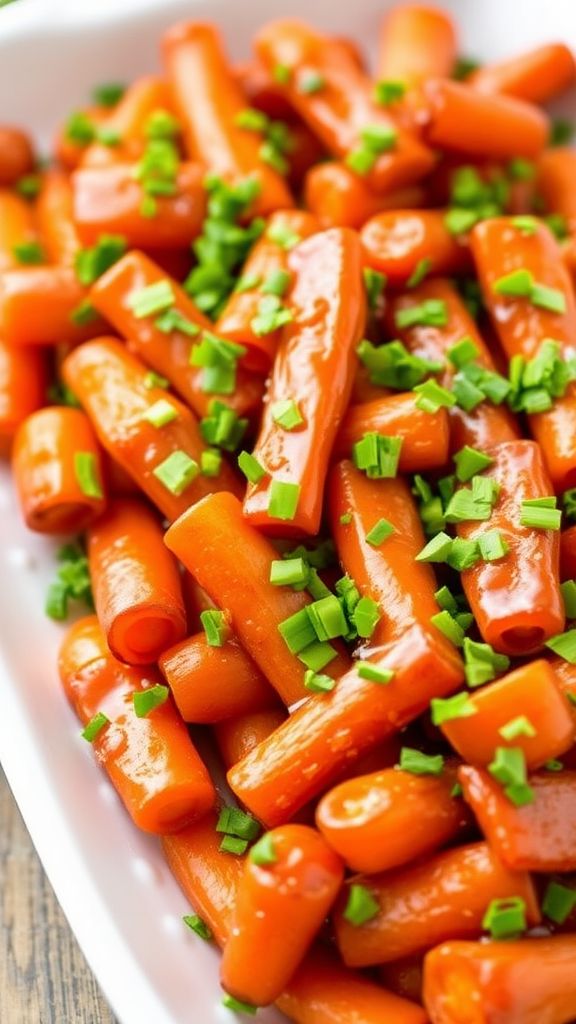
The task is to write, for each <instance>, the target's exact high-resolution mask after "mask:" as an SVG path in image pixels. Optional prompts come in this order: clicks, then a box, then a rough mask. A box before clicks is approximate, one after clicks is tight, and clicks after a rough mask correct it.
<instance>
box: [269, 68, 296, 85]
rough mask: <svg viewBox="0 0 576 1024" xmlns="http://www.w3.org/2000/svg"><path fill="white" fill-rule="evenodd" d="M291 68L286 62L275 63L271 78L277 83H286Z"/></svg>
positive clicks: (288, 79)
mask: <svg viewBox="0 0 576 1024" xmlns="http://www.w3.org/2000/svg"><path fill="white" fill-rule="evenodd" d="M291 76H292V69H291V68H290V67H289V66H288V65H287V64H276V65H275V66H274V67H273V68H272V78H273V79H274V81H275V82H276V83H277V84H278V85H288V83H289V82H290V78H291Z"/></svg>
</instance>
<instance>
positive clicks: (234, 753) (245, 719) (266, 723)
mask: <svg viewBox="0 0 576 1024" xmlns="http://www.w3.org/2000/svg"><path fill="white" fill-rule="evenodd" d="M285 718H286V712H285V711H284V710H283V708H280V707H274V708H270V709H269V710H267V711H249V712H246V713H244V714H240V715H238V717H237V718H227V719H226V720H225V721H223V722H217V723H216V725H215V727H214V735H215V737H216V743H217V744H218V750H219V751H220V756H221V758H222V760H223V762H224V765H225V766H226V768H232V765H235V764H237V763H238V761H241V760H242V758H243V757H246V755H247V754H249V753H250V751H251V750H254V747H257V746H258V744H259V743H262V741H263V740H265V739H267V738H268V736H270V734H271V733H273V732H274V730H275V729H277V728H278V726H279V725H282V722H283V721H284V720H285Z"/></svg>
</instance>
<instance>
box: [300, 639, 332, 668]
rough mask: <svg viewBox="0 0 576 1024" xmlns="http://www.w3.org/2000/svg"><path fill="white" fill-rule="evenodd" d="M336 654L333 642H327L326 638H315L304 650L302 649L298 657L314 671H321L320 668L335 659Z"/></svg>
mask: <svg viewBox="0 0 576 1024" xmlns="http://www.w3.org/2000/svg"><path fill="white" fill-rule="evenodd" d="M336 654H337V651H335V649H334V648H333V647H332V644H329V643H327V642H326V641H325V640H314V641H313V642H312V643H311V644H308V646H307V647H305V648H304V650H303V651H300V653H299V654H298V659H299V661H301V662H302V664H303V665H305V666H306V668H309V669H312V670H313V671H314V672H320V669H323V668H325V667H326V665H329V664H330V662H331V661H333V660H334V658H335V657H336Z"/></svg>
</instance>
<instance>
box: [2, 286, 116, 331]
mask: <svg viewBox="0 0 576 1024" xmlns="http://www.w3.org/2000/svg"><path fill="white" fill-rule="evenodd" d="M85 300H86V289H85V288H84V287H83V286H82V285H81V284H80V281H79V280H78V278H77V276H76V274H75V272H74V271H73V270H72V268H71V267H64V266H46V267H32V266H26V267H18V269H14V270H10V271H7V272H6V273H5V274H3V275H2V279H1V280H0V334H1V335H2V337H3V338H4V340H5V341H6V342H7V344H9V345H50V346H52V347H54V346H55V345H58V344H61V343H67V342H69V343H72V344H74V343H77V342H80V341H84V340H85V339H86V338H92V337H94V336H95V335H96V334H97V333H99V332H101V331H102V329H103V327H104V324H103V322H102V321H101V320H100V319H99V317H94V316H91V317H90V318H89V320H88V322H85V323H82V322H81V321H79V320H78V319H77V314H78V311H79V309H81V307H82V304H83V303H84V302H85Z"/></svg>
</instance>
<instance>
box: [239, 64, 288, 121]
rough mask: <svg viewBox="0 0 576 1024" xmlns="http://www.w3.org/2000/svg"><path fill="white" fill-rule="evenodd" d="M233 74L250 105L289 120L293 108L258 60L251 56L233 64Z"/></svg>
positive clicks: (283, 119)
mask: <svg viewBox="0 0 576 1024" xmlns="http://www.w3.org/2000/svg"><path fill="white" fill-rule="evenodd" d="M233 74H234V77H235V79H236V81H237V82H238V84H239V86H240V88H241V90H242V92H243V93H244V95H245V96H246V99H247V101H248V103H249V105H250V106H251V107H256V109H257V110H262V111H263V112H264V113H265V114H267V115H268V117H271V118H274V119H275V120H281V121H289V120H290V119H291V118H293V117H294V108H293V107H292V106H291V104H290V103H289V102H288V100H287V99H286V97H285V95H284V93H283V92H282V88H281V86H280V85H279V84H278V83H277V82H275V81H274V79H273V77H272V75H270V74H269V73H268V71H267V70H266V68H265V67H263V65H262V63H261V62H260V61H259V60H257V59H255V58H252V59H251V60H247V61H245V62H244V63H243V64H235V66H234V68H233Z"/></svg>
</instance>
